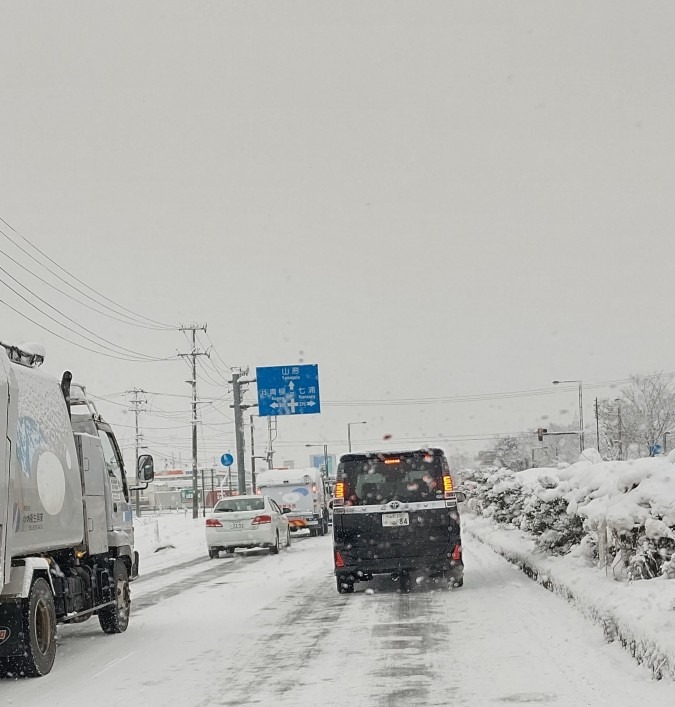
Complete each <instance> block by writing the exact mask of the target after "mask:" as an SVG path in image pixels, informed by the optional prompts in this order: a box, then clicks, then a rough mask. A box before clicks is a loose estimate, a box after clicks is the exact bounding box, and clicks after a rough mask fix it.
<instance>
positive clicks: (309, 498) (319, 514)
mask: <svg viewBox="0 0 675 707" xmlns="http://www.w3.org/2000/svg"><path fill="white" fill-rule="evenodd" d="M256 486H257V487H258V491H259V493H262V494H264V495H265V496H270V498H273V499H274V500H275V501H276V502H277V503H278V504H279V506H280V507H281V510H282V511H286V510H288V511H289V512H287V513H286V516H287V518H288V521H289V525H290V528H291V531H293V532H297V531H298V530H304V529H306V528H308V529H309V532H310V535H312V536H314V535H326V533H328V494H327V493H326V484H325V481H324V478H323V476H322V474H321V472H320V471H319V470H318V469H317V468H315V467H310V468H307V469H270V470H269V471H263V472H261V473H260V474H258V476H257V478H256Z"/></svg>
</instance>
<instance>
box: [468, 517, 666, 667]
mask: <svg viewBox="0 0 675 707" xmlns="http://www.w3.org/2000/svg"><path fill="white" fill-rule="evenodd" d="M462 522H463V529H464V532H468V533H469V534H470V535H471V536H473V537H475V538H476V539H477V540H480V541H481V542H483V543H485V544H486V545H488V546H489V547H491V548H492V549H493V550H495V551H496V552H498V553H499V554H500V555H502V556H503V557H505V558H506V559H507V560H509V561H510V562H513V563H514V564H516V565H518V566H519V567H520V568H521V569H522V570H523V571H524V572H525V573H526V574H528V575H529V576H530V577H532V578H533V579H535V580H536V581H537V582H539V583H540V584H542V585H543V586H544V587H546V588H547V589H549V590H550V591H553V592H556V593H558V594H560V595H562V596H563V597H564V598H565V599H567V600H568V601H569V602H571V603H572V604H573V605H575V606H576V607H577V608H578V609H579V610H581V612H582V613H583V614H585V615H586V616H587V617H589V618H591V619H592V620H593V621H595V622H597V623H599V624H600V625H601V626H602V628H603V630H604V633H605V637H606V639H607V640H608V641H614V640H618V641H620V643H621V645H622V646H623V647H624V648H626V649H627V650H628V651H629V652H630V653H631V655H632V656H633V657H634V658H635V659H636V660H637V662H638V663H640V664H642V665H644V666H645V667H647V668H648V669H649V670H650V671H651V673H652V675H653V676H654V677H655V678H657V679H661V678H664V677H667V678H670V679H672V680H675V582H669V581H667V579H665V578H664V577H660V578H658V579H655V580H654V581H652V582H631V583H626V582H617V581H615V580H614V579H613V575H612V572H611V570H609V569H607V571H606V573H605V572H602V573H601V572H599V571H598V570H597V569H596V568H593V567H589V566H587V564H586V562H585V558H584V548H583V546H582V545H581V544H580V545H579V546H577V548H576V549H575V550H574V551H572V552H570V553H569V554H568V555H566V556H564V557H551V556H549V555H547V554H545V553H544V552H542V551H541V550H539V549H538V548H537V546H536V543H535V540H534V539H533V538H532V537H530V536H529V535H528V534H527V533H525V532H523V531H520V530H518V529H516V528H508V527H504V526H499V525H496V524H495V523H494V521H492V520H490V519H486V518H477V517H475V516H472V515H471V514H468V513H465V515H464V516H463V520H462ZM659 532H660V531H659ZM470 572H471V568H470V567H467V573H470Z"/></svg>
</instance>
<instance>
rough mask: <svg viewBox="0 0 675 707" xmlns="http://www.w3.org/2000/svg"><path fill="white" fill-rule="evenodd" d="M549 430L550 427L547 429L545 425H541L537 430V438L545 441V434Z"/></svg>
mask: <svg viewBox="0 0 675 707" xmlns="http://www.w3.org/2000/svg"><path fill="white" fill-rule="evenodd" d="M547 432H548V429H546V428H545V427H540V428H539V429H538V430H537V439H538V440H539V441H540V442H543V441H544V435H545V434H546V433H547Z"/></svg>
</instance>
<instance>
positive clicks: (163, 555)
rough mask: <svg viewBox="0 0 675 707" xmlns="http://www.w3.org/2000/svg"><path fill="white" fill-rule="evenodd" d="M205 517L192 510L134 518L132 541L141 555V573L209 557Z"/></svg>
mask: <svg viewBox="0 0 675 707" xmlns="http://www.w3.org/2000/svg"><path fill="white" fill-rule="evenodd" d="M205 523H206V520H205V519H204V518H202V517H199V518H194V519H193V518H192V512H191V511H190V512H189V513H186V512H184V511H179V512H178V513H171V514H169V513H165V514H151V515H143V516H141V517H140V518H139V517H134V535H135V539H134V544H135V549H136V550H137V551H138V554H139V556H140V575H145V574H148V573H150V572H154V571H155V570H158V569H163V568H165V567H173V566H175V565H177V564H182V563H184V562H190V561H192V560H195V559H197V558H201V557H208V553H207V549H206V534H205Z"/></svg>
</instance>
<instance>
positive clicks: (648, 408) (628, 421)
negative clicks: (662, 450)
mask: <svg viewBox="0 0 675 707" xmlns="http://www.w3.org/2000/svg"><path fill="white" fill-rule="evenodd" d="M600 420H601V423H602V428H603V431H604V433H605V436H606V438H607V442H608V447H609V449H610V452H611V454H610V456H613V457H614V458H616V456H614V455H617V456H618V454H617V451H618V447H619V443H621V446H622V447H623V449H624V450H625V449H627V448H628V446H629V445H631V444H636V445H639V448H640V449H641V450H644V451H645V452H646V454H648V455H650V456H651V455H653V453H654V447H655V445H657V444H662V443H663V437H664V435H665V433H666V432H668V433H670V432H672V431H673V430H675V388H674V387H673V382H672V377H671V376H669V375H668V374H666V373H663V372H659V373H654V374H652V375H646V376H643V375H634V376H631V377H630V384H629V385H628V386H626V387H625V388H624V389H623V390H622V391H621V397H620V398H619V399H617V400H614V401H607V400H605V401H603V402H602V404H601V405H600ZM619 441H620V442H619Z"/></svg>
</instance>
